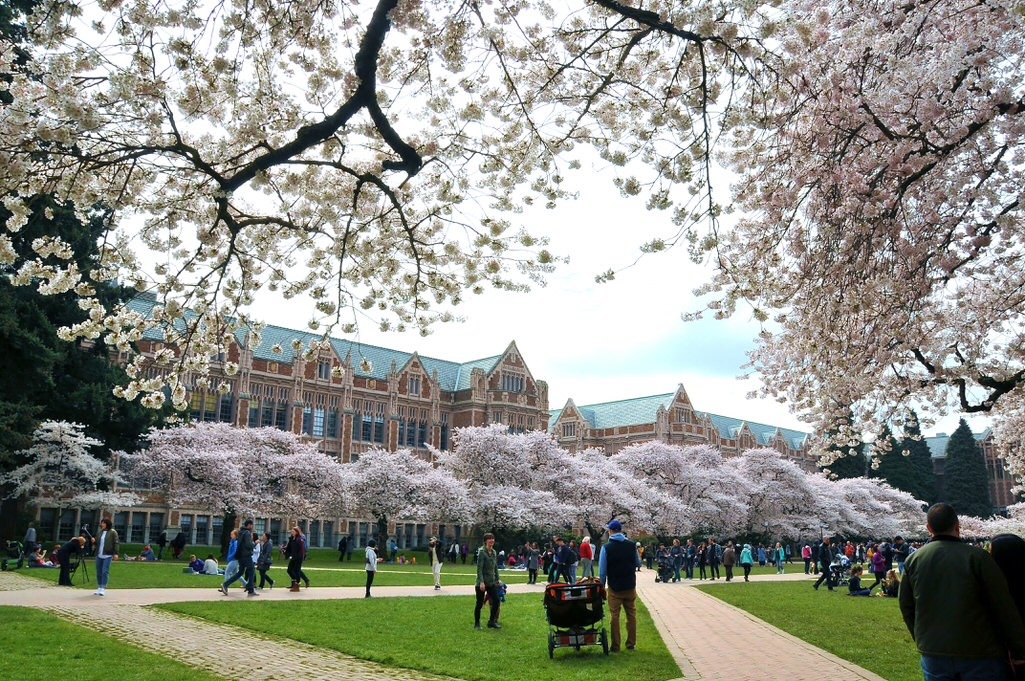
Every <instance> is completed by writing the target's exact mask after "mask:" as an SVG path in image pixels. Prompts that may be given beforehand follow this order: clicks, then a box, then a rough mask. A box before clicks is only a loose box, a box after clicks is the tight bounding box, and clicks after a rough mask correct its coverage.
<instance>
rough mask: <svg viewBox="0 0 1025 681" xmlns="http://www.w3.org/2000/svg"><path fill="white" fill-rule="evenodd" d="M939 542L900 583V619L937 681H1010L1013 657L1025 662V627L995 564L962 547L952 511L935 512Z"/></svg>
mask: <svg viewBox="0 0 1025 681" xmlns="http://www.w3.org/2000/svg"><path fill="white" fill-rule="evenodd" d="M926 529H927V530H928V531H929V535H930V537H932V539H931V540H930V541H929V543H928V544H926V545H925V546H923V547H922V548H921V549H919V550H918V551H916V552H915V553H914V554H912V555H911V556H910V557H909V558H908V560H907V563H906V564H905V566H904V578H903V579H902V580H901V581H900V591H899V595H898V598H899V600H900V612H901V615H902V616H903V618H904V623H905V624H906V625H907V628H908V631H910V632H911V636H912V638H914V640H915V645H916V646H917V647H918V651H919V653H921V655H922V672H923V674H924V675H925V679H926V681H929V680H930V679H954V678H957V679H1006V678H1009V676H1008V672H1007V668H1008V664H1007V663H1008V656H1010V658H1011V660H1013V661H1025V625H1023V624H1022V619H1021V615H1019V613H1018V609H1017V608H1016V607H1015V604H1014V601H1013V600H1012V598H1011V593H1010V590H1009V589H1008V587H1007V580H1006V579H1005V578H1004V574H1003V572H1001V571H1000V567H999V566H998V565H997V563H996V561H995V560H993V557H992V556H990V555H989V554H988V553H987V552H986V551H983V550H982V549H978V548H975V547H973V546H969V545H968V544H965V543H964V542H963V541H961V527H960V523H959V521H958V518H957V513H956V512H955V511H954V508H953V506H951V505H950V504H944V503H939V504H935V505H933V506H932V507H931V508H930V509H929V512H928V515H927V519H926Z"/></svg>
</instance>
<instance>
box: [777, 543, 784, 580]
mask: <svg viewBox="0 0 1025 681" xmlns="http://www.w3.org/2000/svg"><path fill="white" fill-rule="evenodd" d="M775 555H776V574H777V575H781V574H783V571H784V569H785V568H784V565H785V564H786V562H787V552H786V550H785V549H784V548H783V542H779V541H778V542H776V549H775Z"/></svg>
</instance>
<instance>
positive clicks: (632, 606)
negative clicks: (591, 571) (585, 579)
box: [598, 520, 641, 653]
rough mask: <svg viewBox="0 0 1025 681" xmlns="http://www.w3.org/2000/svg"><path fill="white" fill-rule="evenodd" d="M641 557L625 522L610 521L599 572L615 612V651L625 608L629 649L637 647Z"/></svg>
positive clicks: (602, 549) (618, 647)
mask: <svg viewBox="0 0 1025 681" xmlns="http://www.w3.org/2000/svg"><path fill="white" fill-rule="evenodd" d="M640 565H641V557H640V555H639V554H638V553H637V550H636V549H635V548H634V545H633V542H631V541H630V540H629V539H627V538H626V535H625V534H623V524H622V523H621V522H619V521H618V520H613V521H612V522H610V523H609V540H608V541H607V542H605V544H603V545H602V547H601V555H600V556H599V557H598V575H599V579H601V585H602V587H605V588H606V597H607V598H608V599H609V611H610V612H611V614H612V646H611V647H610V648H609V650H611V651H612V652H614V653H616V652H619V650H620V643H621V641H622V637H621V633H620V631H619V613H620V611H621V610H625V611H626V649H627V650H633V649H634V648H635V647H636V646H637V568H638V567H640Z"/></svg>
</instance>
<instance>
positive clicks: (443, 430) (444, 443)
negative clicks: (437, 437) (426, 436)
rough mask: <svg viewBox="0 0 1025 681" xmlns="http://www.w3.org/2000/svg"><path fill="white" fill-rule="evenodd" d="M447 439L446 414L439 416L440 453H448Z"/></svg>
mask: <svg viewBox="0 0 1025 681" xmlns="http://www.w3.org/2000/svg"><path fill="white" fill-rule="evenodd" d="M448 437H449V428H448V414H442V415H441V442H439V443H438V445H439V447H440V448H441V451H443V452H444V451H448Z"/></svg>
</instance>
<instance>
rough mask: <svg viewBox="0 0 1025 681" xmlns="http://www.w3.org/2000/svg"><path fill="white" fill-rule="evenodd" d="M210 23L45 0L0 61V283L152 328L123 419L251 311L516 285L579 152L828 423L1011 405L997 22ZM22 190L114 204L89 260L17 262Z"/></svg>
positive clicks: (425, 6) (531, 11)
mask: <svg viewBox="0 0 1025 681" xmlns="http://www.w3.org/2000/svg"><path fill="white" fill-rule="evenodd" d="M10 7H11V9H12V10H17V9H18V7H20V6H16V5H11V6H10ZM218 7H219V11H216V12H211V11H209V9H210V8H209V7H208V6H207V5H206V4H204V3H184V2H172V3H166V2H163V1H161V2H156V0H109V1H108V2H104V3H102V4H101V5H100V6H98V7H90V8H89V9H83V8H81V7H79V6H78V5H76V4H73V3H66V2H59V1H58V0H41V1H40V2H39V4H38V7H37V8H36V9H35V10H34V11H33V12H31V13H30V14H27V15H26V16H25V17H24V25H25V31H24V35H25V37H26V43H25V45H24V48H21V47H18V49H24V51H25V52H26V53H27V54H28V57H29V58H28V59H21V58H20V53H18V52H17V50H16V49H15V48H16V46H15V45H14V44H13V43H12V42H11V41H10V40H8V41H6V42H5V43H4V45H3V51H2V52H0V60H2V62H3V65H4V68H3V69H0V70H3V71H5V72H9V73H10V78H9V82H8V83H7V85H6V90H5V92H4V93H3V94H4V97H3V100H4V101H5V102H6V103H4V105H3V116H2V117H0V140H2V142H0V195H2V196H3V197H4V198H3V202H4V205H5V206H6V208H7V210H8V211H9V212H10V217H9V219H7V220H6V224H5V228H4V231H3V233H0V262H3V263H6V264H9V265H11V266H13V267H15V268H16V272H17V274H16V275H15V276H14V277H13V281H15V282H16V283H21V284H29V283H32V284H33V285H36V286H39V287H40V288H41V289H42V290H46V291H49V292H55V293H63V292H67V291H76V292H77V295H79V296H80V297H81V299H82V301H81V302H82V305H83V307H84V309H86V311H87V312H88V318H87V319H86V320H85V321H83V322H81V323H77V324H73V325H71V326H70V327H68V328H67V329H66V330H65V331H64V337H66V338H69V339H72V338H99V337H101V336H102V337H105V338H106V339H107V340H108V344H109V346H110V347H114V348H118V349H122V350H126V349H128V348H129V347H130V346H131V343H132V342H134V341H135V340H138V339H139V338H140V337H141V336H142V334H143V333H144V332H145V331H146V330H147V329H148V328H150V327H154V326H156V327H160V328H161V329H162V331H163V332H164V333H165V335H166V338H167V339H168V341H169V342H170V346H169V347H168V348H166V349H165V351H164V352H163V353H162V354H161V355H160V356H159V357H158V358H156V362H157V363H160V364H161V365H163V366H164V367H166V368H167V369H168V370H169V372H168V374H167V375H166V377H163V378H161V377H152V376H151V377H144V375H145V372H144V369H145V367H144V366H143V364H145V363H146V362H149V361H150V360H148V359H146V358H143V357H138V358H137V359H136V361H137V363H138V364H137V365H136V366H134V367H133V368H132V369H131V370H130V378H131V379H132V380H131V382H130V384H129V386H128V388H127V389H126V390H125V391H124V394H125V395H126V396H128V397H135V396H139V395H142V396H144V399H148V401H147V403H148V404H150V405H153V406H159V405H160V404H162V403H163V401H164V397H163V395H164V393H163V392H162V388H163V387H165V384H167V383H170V384H171V387H172V389H173V388H175V387H177V386H178V385H179V383H180V380H181V378H180V377H181V375H182V374H183V373H184V372H186V371H197V372H199V373H204V372H206V371H207V370H208V363H209V358H210V357H212V356H216V355H217V353H218V352H219V351H220V350H222V349H223V347H224V345H225V343H226V342H228V338H229V337H231V336H232V332H233V328H232V327H233V326H237V325H246V326H248V327H251V328H252V330H253V331H254V332H256V333H258V324H256V323H255V320H252V319H251V318H250V317H249V316H248V315H246V314H245V312H246V309H247V307H248V306H250V305H251V304H252V303H253V301H254V300H255V298H256V296H257V295H258V293H259V292H260V291H261V290H265V289H277V290H281V291H283V292H284V293H285V295H286V296H288V297H294V296H298V295H306V296H309V297H310V298H312V301H313V302H312V306H313V309H312V310H311V321H310V326H311V328H312V329H315V330H324V329H326V328H329V327H330V326H331V325H333V324H337V325H340V327H341V328H342V329H343V330H352V329H353V328H354V325H355V323H356V321H357V320H358V319H362V317H361V316H360V315H369V316H370V317H371V318H372V319H374V320H375V322H376V323H379V324H380V325H381V326H382V327H384V328H418V329H421V330H422V331H423V332H427V331H428V330H429V329H430V328H431V326H432V325H433V324H434V323H436V322H439V321H444V320H447V319H451V318H452V317H453V315H454V312H453V306H455V305H457V304H458V303H459V301H460V300H461V299H462V298H463V297H464V296H465V295H467V294H468V293H476V292H480V291H482V290H483V289H484V287H486V286H488V285H492V286H496V287H500V288H506V289H517V288H522V287H524V286H525V285H527V284H529V283H531V282H532V281H536V280H538V278H539V277H541V276H543V275H544V274H545V273H546V272H547V271H548V270H549V269H550V268H551V267H552V265H553V264H555V263H556V262H558V256H557V255H556V254H552V253H550V252H548V251H547V250H546V249H545V244H544V238H543V235H539V234H531V233H530V232H529V231H528V230H526V229H524V228H523V227H521V226H519V225H517V224H516V223H517V213H518V211H520V210H521V209H522V208H523V207H524V206H526V205H531V204H535V205H548V204H551V203H553V202H556V201H559V200H562V199H564V198H567V197H566V195H567V192H566V190H565V189H563V180H564V177H565V176H566V175H567V174H568V173H570V172H574V171H575V170H577V169H578V168H579V167H580V166H581V159H582V158H585V156H586V155H588V154H596V155H597V156H599V157H600V158H602V159H603V160H604V161H605V162H606V163H608V164H609V165H610V166H612V167H614V168H617V169H618V170H617V175H616V179H615V182H616V185H617V187H618V189H619V190H620V191H621V192H622V193H623V194H624V195H626V196H636V197H638V199H639V200H642V201H643V202H644V205H645V206H646V207H647V208H649V209H651V210H654V211H659V212H662V213H664V214H665V215H666V216H667V218H668V219H667V223H668V224H671V225H672V227H671V228H670V229H669V231H668V232H667V234H666V235H665V237H664V238H659V239H655V240H653V241H651V242H649V243H646V244H642V245H641V251H642V252H645V253H654V252H658V251H662V250H666V249H667V248H670V247H672V246H674V245H681V246H683V247H685V248H686V249H687V250H688V252H689V254H690V255H691V256H692V257H693V258H694V259H696V260H702V261H707V262H709V263H710V264H711V265H712V266H713V267H714V273H713V275H712V276H711V278H710V281H709V282H707V284H706V285H705V286H703V287H701V288H700V289H699V293H704V294H708V295H709V297H708V299H707V300H709V301H710V302H709V303H708V306H707V309H708V312H710V313H712V314H714V315H716V316H728V315H731V314H735V313H737V312H738V310H741V309H743V310H747V309H750V310H752V311H753V314H754V316H755V317H756V318H757V319H759V320H763V321H764V322H765V323H766V325H765V329H764V332H763V334H762V335H761V336H760V337H759V340H758V343H759V344H758V347H757V349H756V351H755V352H754V354H753V368H754V370H755V372H757V373H758V374H760V375H761V377H762V378H763V379H764V386H765V390H766V392H769V393H772V394H773V395H774V396H777V397H781V398H785V399H786V400H787V401H788V402H789V403H790V404H791V405H792V407H793V409H795V410H796V411H798V412H802V413H806V414H808V415H809V416H810V417H812V418H814V419H815V420H816V423H817V425H818V427H819V430H820V432H827V431H829V430H830V429H831V428H834V427H835V425H836V424H837V423H838V422H842V421H843V420H844V419H846V418H848V415H849V414H848V411H851V412H853V415H854V417H855V421H856V422H859V423H865V424H866V428H867V429H868V430H873V431H874V430H878V426H879V425H880V423H881V422H882V421H884V420H887V419H888V418H890V417H891V416H892V415H893V414H895V413H899V411H900V410H903V409H906V408H907V407H909V406H910V407H917V408H919V409H921V413H922V417H923V419H924V420H926V419H928V417H929V416H931V415H934V414H939V413H945V412H946V411H948V410H950V409H959V410H961V411H963V412H969V413H970V412H989V411H994V412H995V413H997V414H998V415H1001V416H1002V417H1004V418H1013V417H1015V416H1016V415H1020V414H1022V413H1025V397H1023V396H1022V390H1021V385H1022V382H1023V380H1025V361H1023V337H1022V335H1021V333H1020V332H1019V331H1018V330H1017V329H1019V328H1020V326H1021V324H1020V322H1021V321H1022V312H1023V298H1022V296H1021V295H1020V291H1022V290H1025V286H1023V284H1025V281H1023V277H1025V267H1022V263H1021V261H1020V259H1021V257H1022V244H1021V236H1020V235H1021V228H1020V225H1021V206H1020V201H1019V198H1018V197H1019V188H1020V186H1021V184H1022V181H1021V180H1022V177H1021V173H1022V168H1025V164H1023V163H1022V152H1023V148H1022V134H1021V124H1020V122H1021V119H1022V115H1023V114H1025V96H1023V95H1025V78H1023V75H1025V74H1023V73H1022V70H1023V69H1025V59H1022V50H1023V44H1025V42H1023V41H1022V39H1021V38H1022V33H1023V31H1022V29H1023V25H1022V22H1023V21H1025V18H1023V16H1022V14H1021V12H1020V11H1019V8H1018V6H1017V5H1016V4H1015V3H1013V2H1011V1H1010V0H995V1H993V2H987V3H985V4H979V3H975V2H969V1H968V0H939V1H938V2H932V3H904V2H895V1H894V0H889V1H887V2H883V3H878V2H868V1H867V0H834V1H833V2H830V3H827V4H825V5H823V4H822V3H820V2H817V1H813V0H785V1H783V2H779V3H772V4H771V5H759V4H752V3H742V2H725V3H706V2H699V3H682V4H681V3H671V2H668V1H667V0H654V1H653V2H649V3H645V4H644V6H643V7H641V6H638V5H634V4H631V3H629V2H620V1H617V0H595V1H594V2H590V3H570V4H569V5H566V6H559V7H555V6H553V5H550V4H548V3H543V2H534V1H533V0H524V1H523V2H496V3H477V2H469V3H411V2H410V3H407V2H400V0H377V2H372V3H369V4H366V5H365V4H356V3H351V2H347V1H345V0H331V1H327V2H318V3H283V2H282V3H278V2H272V3H265V4H261V5H258V6H253V5H252V4H251V3H247V2H243V1H242V0H230V1H229V2H225V3H222V4H221V5H219V6H218ZM968 27H970V28H968ZM72 38H73V39H72ZM7 100H9V101H7ZM719 164H721V165H723V166H725V167H727V168H728V169H730V170H732V171H733V172H734V173H735V175H734V176H733V177H734V181H733V183H732V186H730V187H728V186H727V182H728V181H727V180H723V181H722V182H719V181H718V178H720V177H722V176H721V175H719V174H717V172H716V169H717V165H719ZM719 189H722V190H723V191H718V190H719ZM727 189H729V190H730V193H729V197H726V196H725V190H727ZM42 194H47V195H52V196H54V197H55V199H56V200H57V201H58V202H61V203H64V202H70V203H71V204H73V205H74V207H75V210H76V211H77V212H78V213H79V214H80V216H81V217H83V218H86V217H89V216H90V212H91V211H94V210H95V206H97V205H103V206H106V207H107V208H106V209H105V210H104V212H103V214H102V220H103V225H104V229H105V232H104V235H103V237H102V239H101V250H100V255H99V258H98V260H97V262H95V263H93V264H91V265H90V266H89V267H88V268H85V269H83V268H81V267H79V266H77V265H76V264H75V263H72V262H70V261H69V260H68V259H67V258H66V257H65V256H64V253H65V249H64V248H63V247H62V244H61V242H60V241H59V240H57V241H53V240H47V241H43V242H40V243H39V244H37V245H35V246H34V251H35V252H34V255H32V256H31V257H29V258H27V259H26V258H19V257H18V256H17V254H16V253H15V252H14V250H13V249H12V248H11V235H12V234H16V233H17V231H18V230H19V229H21V228H22V227H23V226H24V224H25V222H26V221H27V220H28V219H29V217H30V215H31V214H32V213H33V208H32V206H31V205H29V199H30V198H31V197H33V196H37V195H42ZM140 258H143V259H142V260H141V259H140ZM145 258H150V259H157V260H159V264H158V265H157V266H156V267H155V268H153V271H152V277H151V276H149V273H148V272H147V271H146V268H145V267H143V266H142V265H143V263H144V259H145ZM614 276H615V270H614V269H610V271H609V272H607V273H605V274H604V275H602V276H601V277H600V278H601V279H604V280H608V279H611V278H613V277H614ZM114 277H122V278H123V279H124V280H126V281H129V282H131V283H133V284H134V285H136V286H137V288H139V289H145V290H151V291H154V292H156V293H157V294H158V295H159V296H160V298H161V301H162V304H161V305H160V306H159V308H158V314H157V315H156V316H155V317H154V319H151V320H144V319H141V318H140V317H139V316H137V315H135V314H133V313H132V312H131V311H130V310H128V309H127V308H126V307H125V306H124V305H121V304H117V303H114V304H107V303H105V302H104V301H102V300H100V299H99V298H98V297H97V296H96V295H94V294H93V293H92V292H91V291H92V288H93V287H92V283H93V282H105V281H110V280H111V279H113V278H114ZM186 310H192V311H193V312H194V314H186ZM700 313H701V312H700V311H699V312H698V313H697V314H700ZM837 405H844V406H843V408H842V409H841V408H839V407H838V406H837ZM998 432H999V433H1002V434H1003V435H1002V436H1001V437H1003V438H1004V442H1005V444H1008V445H1013V444H1014V443H1015V442H1020V438H1022V437H1025V435H1022V434H1023V433H1025V429H1022V428H1016V429H1008V430H1003V431H998ZM1016 438H1018V439H1017V440H1016ZM1023 449H1025V448H1021V447H1019V448H1018V449H1017V450H1015V451H1023ZM1018 456H1019V455H1018V454H1016V453H1014V452H1012V464H1013V462H1014V461H1017V460H1018V459H1017V458H1014V457H1018ZM1012 469H1013V465H1012Z"/></svg>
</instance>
